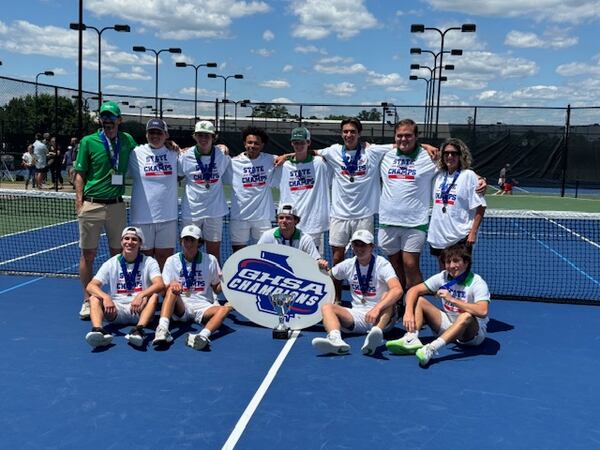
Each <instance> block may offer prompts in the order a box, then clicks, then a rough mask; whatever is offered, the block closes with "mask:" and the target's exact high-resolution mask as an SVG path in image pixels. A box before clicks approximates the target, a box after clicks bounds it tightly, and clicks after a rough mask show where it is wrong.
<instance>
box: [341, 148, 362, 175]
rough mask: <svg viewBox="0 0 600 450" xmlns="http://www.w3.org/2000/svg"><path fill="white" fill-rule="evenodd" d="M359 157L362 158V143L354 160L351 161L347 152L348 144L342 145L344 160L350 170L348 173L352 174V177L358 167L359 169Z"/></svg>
mask: <svg viewBox="0 0 600 450" xmlns="http://www.w3.org/2000/svg"><path fill="white" fill-rule="evenodd" d="M359 159H360V145H359V146H358V148H357V149H356V153H355V154H354V157H353V158H352V161H350V159H349V158H348V154H347V153H346V146H345V145H342V160H343V161H344V164H345V165H346V170H347V171H348V173H349V174H350V176H351V177H353V176H354V172H356V169H358V160H359Z"/></svg>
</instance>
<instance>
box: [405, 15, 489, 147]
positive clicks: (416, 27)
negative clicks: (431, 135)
mask: <svg viewBox="0 0 600 450" xmlns="http://www.w3.org/2000/svg"><path fill="white" fill-rule="evenodd" d="M476 29H477V26H476V25H475V24H474V23H464V24H462V25H461V26H460V27H450V28H446V29H445V30H440V29H439V28H435V27H426V26H425V25H423V24H413V25H411V26H410V32H411V33H424V32H425V30H433V31H437V32H438V33H439V34H440V41H441V42H440V52H439V55H440V65H439V74H438V77H437V81H438V86H437V102H436V111H435V137H436V138H437V137H438V124H439V119H440V89H441V88H442V66H443V64H444V62H443V60H444V39H445V37H446V33H447V32H448V31H452V30H457V31H460V32H461V33H474V32H475V31H476Z"/></svg>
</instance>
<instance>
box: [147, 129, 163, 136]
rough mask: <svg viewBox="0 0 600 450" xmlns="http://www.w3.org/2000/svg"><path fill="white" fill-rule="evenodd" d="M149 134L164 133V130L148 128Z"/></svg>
mask: <svg viewBox="0 0 600 450" xmlns="http://www.w3.org/2000/svg"><path fill="white" fill-rule="evenodd" d="M148 134H152V135H162V134H163V132H162V131H160V130H148Z"/></svg>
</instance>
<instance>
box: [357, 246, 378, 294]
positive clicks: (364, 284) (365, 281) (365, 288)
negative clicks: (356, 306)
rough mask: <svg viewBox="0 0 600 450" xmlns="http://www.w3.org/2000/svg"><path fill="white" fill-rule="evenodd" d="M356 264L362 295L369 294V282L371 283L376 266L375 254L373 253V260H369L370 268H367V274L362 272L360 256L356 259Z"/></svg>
mask: <svg viewBox="0 0 600 450" xmlns="http://www.w3.org/2000/svg"><path fill="white" fill-rule="evenodd" d="M354 266H355V268H356V277H357V278H358V285H359V286H360V292H361V294H362V295H367V293H368V292H369V284H370V283H371V278H372V277H373V268H374V267H375V255H371V260H370V261H369V268H368V269H367V275H366V276H363V274H362V273H361V272H360V264H359V262H358V258H356V260H355V261H354Z"/></svg>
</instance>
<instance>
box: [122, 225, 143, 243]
mask: <svg viewBox="0 0 600 450" xmlns="http://www.w3.org/2000/svg"><path fill="white" fill-rule="evenodd" d="M127 234H133V235H135V236H137V237H138V239H139V240H140V241H141V242H144V233H142V230H140V229H139V228H138V227H125V228H124V229H123V232H122V233H121V238H124V237H125V235H127Z"/></svg>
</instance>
